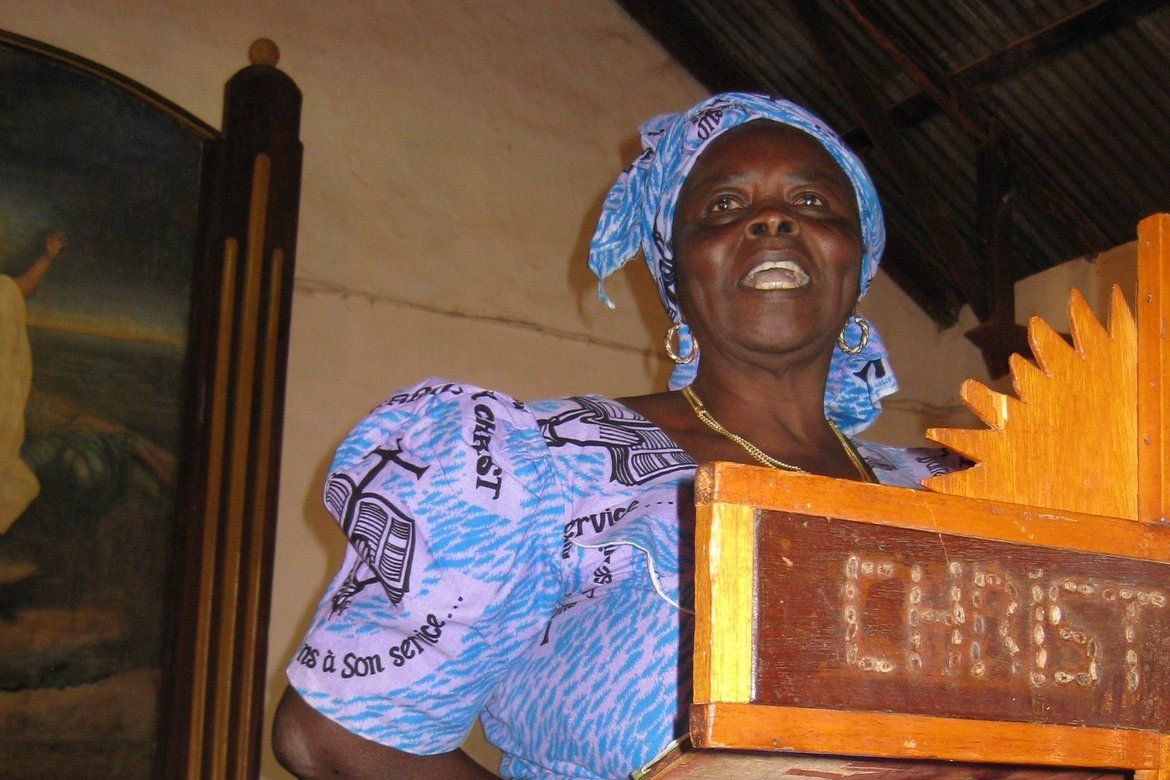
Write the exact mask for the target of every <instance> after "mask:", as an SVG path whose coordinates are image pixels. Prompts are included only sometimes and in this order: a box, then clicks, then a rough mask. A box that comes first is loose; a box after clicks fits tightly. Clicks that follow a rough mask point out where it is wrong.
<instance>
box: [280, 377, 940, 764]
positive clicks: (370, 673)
mask: <svg viewBox="0 0 1170 780" xmlns="http://www.w3.org/2000/svg"><path fill="white" fill-rule="evenodd" d="M860 449H861V452H862V454H863V455H864V456H865V458H866V459H867V461H869V462H870V464H871V465H872V466H874V469H875V472H876V473H877V474H878V476H879V478H881V480H882V482H884V483H886V484H895V485H900V486H906V487H914V486H915V485H916V484H917V483H916V480H917V479H918V478H920V477H922V476H926V475H928V474H929V473H930V471H931V469H935V470H937V469H938V468H942V467H943V466H942V464H941V461H938V460H937V459H936V456H937V452H936V451H919V452H916V453H911V452H910V451H906V450H897V449H893V448H888V447H881V446H877V445H868V444H862V445H860ZM915 456H917V457H915ZM694 470H695V464H694V463H693V462H692V460H691V459H690V457H688V456H687V454H686V453H685V452H683V451H682V450H681V449H679V447H678V446H677V445H676V444H675V443H674V442H673V441H672V440H671V439H670V437H669V436H667V435H666V433H664V432H663V431H662V430H661V429H660V428H658V427H657V426H655V425H654V424H652V423H650V422H649V421H647V420H646V419H644V418H643V417H641V416H640V415H638V414H637V413H635V412H633V411H632V410H630V409H628V408H626V407H625V406H623V405H621V404H619V403H617V402H615V401H613V400H610V399H607V398H603V397H601V396H595V395H592V396H582V397H575V398H566V399H557V400H550V401H540V402H536V403H529V404H521V403H518V402H517V401H514V400H512V399H511V398H508V397H507V396H504V395H502V394H500V393H496V392H491V391H487V390H482V389H480V388H477V387H472V386H469V385H464V384H458V383H453V382H447V381H443V380H435V379H432V380H428V381H426V382H423V383H421V384H419V385H416V386H414V387H411V388H408V389H406V390H403V391H401V392H399V393H397V394H395V395H394V396H393V397H391V398H390V399H389V400H388V401H387V402H386V403H384V404H383V405H381V406H379V407H378V408H377V409H375V410H374V411H373V412H372V413H371V414H370V415H369V416H368V417H366V418H365V419H364V420H363V421H362V422H361V423H360V424H359V425H358V426H357V427H356V428H355V429H354V430H353V431H352V432H351V433H350V435H349V437H348V438H347V439H346V440H345V442H344V443H343V444H342V445H341V447H340V448H339V449H338V451H337V456H336V459H335V460H334V463H333V466H332V468H331V470H330V476H329V478H328V482H327V485H326V489H325V501H326V503H327V505H328V506H329V509H330V511H331V512H332V513H333V514H334V516H335V517H336V518H337V520H338V522H339V523H340V524H341V526H342V529H343V530H344V532H345V534H346V536H347V537H348V539H349V547H348V548H347V551H346V557H345V562H344V564H343V565H342V569H341V571H340V572H339V573H338V574H337V576H336V577H335V578H334V580H333V582H332V583H331V584H330V586H329V589H328V591H327V592H326V594H325V597H324V599H323V600H322V601H321V603H320V605H319V606H318V608H317V612H316V615H315V617H314V619H313V623H312V627H311V628H310V630H309V633H308V635H307V636H306V637H305V639H304V642H303V644H302V646H301V647H300V648H299V650H298V652H297V655H296V657H295V658H294V659H293V661H292V662H291V664H290V665H289V667H288V677H289V680H290V682H291V683H292V685H293V686H294V687H295V688H296V690H297V691H298V692H299V693H300V695H301V696H302V697H303V698H304V700H305V701H307V702H308V703H309V704H310V705H311V706H312V707H314V708H315V709H317V710H319V711H320V712H322V713H323V714H325V715H326V716H327V717H329V718H331V719H332V720H334V721H336V722H338V723H340V724H341V725H342V726H344V727H345V728H346V729H348V730H349V731H351V732H354V733H356V734H358V735H360V736H362V737H364V738H366V739H370V740H373V741H375V742H380V743H383V744H386V745H390V746H392V747H395V748H398V749H399V750H405V751H408V752H412V753H420V754H431V753H441V752H446V751H449V750H452V749H454V748H456V747H458V746H459V744H460V743H461V742H462V741H463V739H464V737H465V736H466V735H467V732H468V729H469V728H470V727H471V725H472V723H473V722H474V720H475V718H476V717H479V716H482V717H483V724H484V730H485V732H486V734H487V737H488V739H489V740H490V741H491V742H492V743H494V744H495V745H497V746H498V747H499V748H500V749H501V750H502V751H503V752H504V760H503V764H502V766H501V773H502V774H503V775H504V776H506V777H528V776H539V777H549V776H554V777H555V776H561V777H588V778H597V777H602V778H611V777H625V776H626V775H628V773H629V772H630V771H632V770H634V769H636V768H638V767H639V766H641V765H643V764H645V763H646V762H647V761H649V760H650V759H651V758H653V757H654V756H655V755H656V754H657V753H658V752H659V751H660V750H662V748H663V747H665V746H666V745H667V743H669V742H670V741H671V740H673V739H675V738H676V737H677V736H679V735H681V734H682V733H683V732H684V731H685V729H686V713H687V706H688V704H689V701H690V666H691V662H690V658H691V646H690V645H691V621H690V615H689V613H688V612H687V611H685V609H680V608H679V605H680V604H681V605H682V606H683V607H684V608H685V607H687V606H688V605H689V602H690V572H691V570H692V568H693V567H692V561H693V554H692V545H691V539H692V538H693V534H692V526H693V518H694V510H693V505H692V483H693V479H694Z"/></svg>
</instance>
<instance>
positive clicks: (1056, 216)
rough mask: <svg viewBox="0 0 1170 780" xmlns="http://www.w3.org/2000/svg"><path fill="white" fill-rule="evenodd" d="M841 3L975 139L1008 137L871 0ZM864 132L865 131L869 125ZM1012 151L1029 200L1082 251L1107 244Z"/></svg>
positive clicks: (1024, 154)
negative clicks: (1073, 237)
mask: <svg viewBox="0 0 1170 780" xmlns="http://www.w3.org/2000/svg"><path fill="white" fill-rule="evenodd" d="M840 3H841V5H842V6H843V7H844V8H845V10H846V11H848V13H849V15H850V16H852V17H853V19H854V21H856V22H857V24H858V25H859V26H860V27H861V29H862V30H863V31H864V32H865V34H866V35H867V36H869V38H870V40H872V41H873V42H874V43H875V44H877V45H878V46H879V47H880V48H881V49H882V50H883V51H885V52H886V53H887V54H888V55H889V56H890V58H891V59H893V60H894V62H895V63H896V64H897V65H898V67H899V68H900V69H901V70H902V71H903V72H904V73H905V74H906V75H908V76H909V77H910V78H911V79H913V80H914V82H915V83H917V84H918V85H919V87H920V88H921V89H922V91H923V92H925V93H926V94H927V95H929V96H930V97H931V98H932V99H933V100H934V101H935V103H937V104H938V106H939V108H941V109H942V110H943V112H944V113H946V115H947V116H948V117H950V119H951V121H953V122H955V123H956V124H957V125H959V127H960V128H962V129H963V131H964V132H966V133H967V134H968V135H970V136H971V137H972V138H973V139H974V141H975V142H976V144H978V145H984V144H995V143H998V142H999V140H1000V139H1001V138H1005V137H1007V136H1006V134H1005V132H1004V131H1003V130H1002V128H1001V127H1000V125H999V122H998V121H997V120H996V119H995V118H994V117H993V116H992V115H991V114H990V113H989V112H988V111H987V110H986V109H985V108H984V107H983V106H982V105H981V104H980V103H979V101H978V99H977V98H976V96H975V94H974V92H973V91H972V90H970V89H969V88H967V87H966V86H965V85H963V84H961V83H958V82H957V81H955V80H954V79H951V78H950V77H949V75H948V74H947V73H946V72H945V70H944V69H943V68H941V67H940V66H939V65H937V64H936V63H935V61H934V58H933V56H931V54H930V53H929V52H927V51H926V50H925V49H923V48H921V47H920V46H918V45H917V44H916V43H914V42H913V41H911V40H909V39H907V38H906V37H905V36H902V35H899V34H898V33H896V32H895V31H894V26H895V25H894V24H893V22H892V20H891V19H890V17H889V16H888V15H887V14H886V13H885V11H884V10H883V9H881V8H879V7H878V6H877V4H876V3H874V2H872V0H840ZM790 5H792V3H790ZM799 5H804V4H803V3H801V4H799ZM809 5H811V3H809ZM863 127H864V125H863ZM866 132H869V129H868V128H866ZM871 140H872V139H871ZM1014 150H1015V154H1014V157H1013V162H1014V164H1015V166H1016V172H1017V181H1019V182H1020V188H1021V192H1022V194H1023V195H1024V196H1025V197H1026V198H1027V199H1028V200H1029V201H1032V202H1034V203H1036V204H1037V205H1039V206H1040V207H1041V208H1042V209H1044V211H1045V212H1047V213H1048V214H1049V216H1050V217H1052V218H1053V220H1054V221H1056V222H1057V224H1060V225H1061V226H1062V229H1063V230H1065V231H1066V232H1068V233H1069V234H1071V235H1074V236H1077V237H1078V239H1079V240H1080V242H1081V245H1082V249H1083V250H1084V251H1085V252H1086V253H1088V252H1098V251H1101V250H1103V249H1108V248H1109V247H1110V246H1112V242H1111V241H1110V239H1109V237H1108V236H1107V235H1106V234H1105V233H1104V231H1102V230H1101V228H1100V227H1099V226H1098V225H1097V223H1096V222H1095V221H1094V220H1093V219H1092V218H1091V217H1090V216H1089V215H1088V214H1087V213H1085V212H1084V211H1083V210H1082V209H1081V208H1080V206H1078V205H1077V204H1076V203H1075V202H1074V201H1073V200H1072V199H1071V198H1069V197H1068V195H1067V193H1065V192H1064V191H1063V190H1062V189H1061V188H1060V187H1059V186H1058V185H1057V184H1056V182H1055V181H1054V180H1053V179H1052V177H1051V175H1049V173H1048V171H1047V169H1046V168H1045V167H1044V166H1042V165H1040V164H1038V163H1037V162H1036V161H1035V160H1034V159H1033V157H1032V155H1031V154H1030V153H1029V152H1028V150H1026V149H1024V148H1022V147H1021V146H1019V145H1018V144H1017V145H1015V146H1014ZM976 313H977V314H978V311H976ZM980 319H983V317H980Z"/></svg>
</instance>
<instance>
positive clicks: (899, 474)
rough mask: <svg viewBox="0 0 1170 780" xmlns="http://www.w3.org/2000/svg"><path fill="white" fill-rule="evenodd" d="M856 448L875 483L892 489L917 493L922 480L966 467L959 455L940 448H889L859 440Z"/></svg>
mask: <svg viewBox="0 0 1170 780" xmlns="http://www.w3.org/2000/svg"><path fill="white" fill-rule="evenodd" d="M856 444H857V450H858V452H860V453H861V456H862V457H863V458H865V462H866V463H868V464H869V466H870V468H872V469H873V472H874V475H875V476H877V478H878V482H880V483H881V484H883V485H890V486H892V487H905V488H913V489H919V488H921V483H922V480H924V479H928V478H929V477H937V476H938V475H940V474H947V473H949V472H952V471H958V470H959V469H962V468H965V467H966V466H967V465H968V464H967V463H966V462H965V461H964V460H963V458H962V457H961V456H960V455H958V454H956V453H954V452H951V451H950V450H947V449H945V448H943V447H892V446H890V445H887V444H877V443H875V442H870V441H860V440H859V441H857V442H856Z"/></svg>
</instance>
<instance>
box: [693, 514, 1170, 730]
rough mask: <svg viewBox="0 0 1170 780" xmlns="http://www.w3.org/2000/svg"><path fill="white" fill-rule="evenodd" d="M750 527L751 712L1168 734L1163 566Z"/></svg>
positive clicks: (887, 535) (838, 530)
mask: <svg viewBox="0 0 1170 780" xmlns="http://www.w3.org/2000/svg"><path fill="white" fill-rule="evenodd" d="M757 528H758V539H757V549H758V550H759V559H758V561H757V577H758V581H759V583H760V587H759V588H758V593H757V598H758V600H757V603H756V609H755V621H756V642H757V650H756V659H755V672H754V677H755V688H754V695H753V698H752V700H753V701H754V702H756V703H760V704H771V705H786V706H801V707H825V708H831V709H842V710H844V709H857V708H859V707H864V708H865V709H867V710H883V711H891V712H907V713H917V714H924V715H936V716H949V717H956V718H972V719H985V720H999V721H1003V720H1013V721H1031V722H1035V723H1062V724H1069V725H1091V726H1109V727H1126V728H1142V729H1162V730H1165V729H1168V728H1170V668H1168V667H1170V604H1168V603H1167V602H1168V601H1170V598H1168V596H1167V594H1168V592H1170V589H1168V587H1167V586H1168V585H1170V564H1166V563H1153V562H1149V561H1138V560H1132V559H1125V558H1117V557H1107V556H1100V555H1087V554H1084V553H1070V552H1066V551H1061V550H1044V549H1039V548H1036V547H1029V546H1024V545H1019V544H1006V543H1002V542H993V541H987V540H981V539H968V538H962V537H954V536H944V535H942V534H938V533H931V532H926V531H911V530H905V529H900V528H891V527H884V526H875V525H870V524H866V523H855V522H848V521H842V520H831V519H827V518H823V517H816V516H809V515H798V514H786V513H777V512H762V513H761V514H760V517H759V519H758V524H757ZM747 614H749V615H750V614H751V613H747ZM742 622H748V621H746V620H745V621H742ZM714 700H716V701H717V700H718V699H714Z"/></svg>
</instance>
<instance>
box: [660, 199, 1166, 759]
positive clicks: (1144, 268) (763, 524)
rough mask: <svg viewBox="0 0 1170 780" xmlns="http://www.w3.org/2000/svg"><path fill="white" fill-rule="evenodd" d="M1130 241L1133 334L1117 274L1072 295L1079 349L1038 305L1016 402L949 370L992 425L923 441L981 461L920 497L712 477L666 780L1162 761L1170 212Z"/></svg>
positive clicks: (795, 479)
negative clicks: (682, 722) (1097, 294)
mask: <svg viewBox="0 0 1170 780" xmlns="http://www.w3.org/2000/svg"><path fill="white" fill-rule="evenodd" d="M1139 241H1140V246H1139V261H1138V265H1139V269H1138V278H1139V282H1138V290H1137V298H1136V305H1137V323H1136V326H1135V322H1134V318H1133V316H1132V315H1131V313H1130V311H1129V309H1128V307H1127V305H1126V303H1125V300H1124V298H1123V296H1122V295H1121V293H1120V292H1119V291H1118V290H1117V289H1114V291H1113V297H1112V307H1111V313H1110V317H1109V322H1108V325H1107V326H1103V325H1102V324H1101V323H1099V322H1098V321H1097V319H1096V318H1095V317H1094V315H1093V314H1092V313H1091V312H1090V311H1089V309H1088V307H1087V306H1086V304H1085V302H1084V300H1083V299H1082V298H1081V297H1080V295H1079V293H1077V292H1076V291H1074V292H1073V294H1072V298H1071V302H1070V306H1069V311H1070V325H1071V332H1072V342H1073V343H1072V345H1070V344H1069V343H1068V342H1067V341H1066V340H1065V339H1064V338H1063V337H1062V336H1060V335H1059V334H1057V333H1056V332H1055V331H1053V330H1052V329H1051V328H1049V327H1048V326H1047V325H1046V324H1044V323H1043V322H1042V321H1039V320H1033V321H1032V323H1031V324H1030V327H1029V338H1030V341H1031V345H1032V349H1033V352H1034V355H1035V358H1036V360H1037V364H1033V363H1031V362H1029V361H1027V360H1025V359H1023V358H1021V357H1020V356H1018V355H1013V356H1012V377H1013V387H1014V391H1015V395H1014V397H1013V396H1010V395H1005V394H1000V393H996V392H993V391H992V390H990V389H988V388H986V387H984V386H983V385H981V384H979V383H976V382H968V383H966V384H965V385H964V386H963V389H962V396H963V399H964V402H965V403H966V405H967V406H968V407H969V408H970V409H971V410H972V411H973V412H974V413H975V414H976V415H978V417H979V418H980V419H981V420H983V421H984V422H985V423H986V424H987V425H988V428H987V429H984V430H953V429H951V430H937V429H936V430H931V431H929V432H928V434H927V435H928V437H930V438H931V439H933V440H935V441H938V442H939V443H942V444H944V445H946V446H948V447H950V448H951V449H953V450H956V451H958V452H960V453H962V454H964V455H966V456H967V457H969V458H970V459H971V460H973V461H975V463H976V465H975V466H974V467H972V468H970V469H968V470H966V471H961V472H955V473H952V474H948V475H944V476H939V477H935V478H932V479H931V480H929V481H928V483H927V487H928V489H929V490H928V491H912V490H903V489H896V488H889V487H883V486H880V485H868V484H861V483H856V482H848V481H842V480H834V479H828V478H823V477H815V476H809V475H804V474H794V473H785V472H780V471H776V470H772V469H762V468H758V467H749V466H740V465H734V464H726V463H716V464H710V465H707V466H704V467H703V468H701V469H700V471H699V473H698V476H697V478H696V483H695V494H696V503H697V507H698V513H697V528H696V541H695V546H696V577H695V580H696V581H695V588H696V592H695V613H696V615H695V655H694V704H693V706H692V709H691V728H690V736H691V741H692V743H693V746H694V748H695V751H694V752H692V753H691V754H689V755H690V758H689V759H687V758H686V757H681V758H678V759H674V760H667V761H664V762H660V765H661V766H662V767H663V770H664V772H663V773H665V774H668V775H670V776H671V777H727V776H757V777H768V776H774V777H780V776H785V777H791V776H804V777H808V776H813V777H857V776H860V777H956V778H958V777H964V778H971V777H1009V776H1010V777H1023V776H1028V777H1040V776H1048V775H1055V776H1060V777H1074V776H1075V777H1101V776H1110V777H1112V776H1125V774H1127V773H1130V772H1132V773H1134V776H1135V777H1136V778H1137V780H1153V778H1162V779H1163V780H1165V779H1166V778H1170V736H1168V735H1170V603H1168V602H1170V526H1168V525H1167V524H1166V523H1165V518H1166V515H1167V511H1168V507H1167V504H1168V502H1170V496H1168V495H1167V492H1168V490H1170V488H1168V486H1167V477H1168V476H1170V475H1167V474H1166V473H1165V471H1166V469H1167V468H1170V437H1168V436H1166V435H1164V431H1165V426H1166V421H1165V417H1166V416H1167V415H1168V414H1170V392H1168V391H1167V388H1166V385H1165V383H1164V382H1163V376H1164V375H1165V372H1166V369H1167V368H1168V365H1167V364H1168V363H1170V348H1168V346H1167V343H1166V329H1167V322H1168V319H1170V312H1168V311H1167V309H1170V215H1156V216H1153V217H1150V218H1148V219H1146V220H1144V221H1143V222H1142V223H1141V225H1140V226H1139ZM744 751H751V752H744ZM810 754H819V755H823V756H832V757H833V758H820V759H816V758H813V757H810ZM802 761H803V762H805V763H804V764H801V765H802V766H806V767H808V768H807V770H799V771H797V770H793V769H792V767H794V766H796V765H797V764H800V763H801V762H802ZM818 761H819V762H820V763H819V764H818V763H817V762H818ZM953 762H961V763H953ZM995 765H998V766H995ZM816 766H820V767H821V769H819V770H817V769H814V768H813V767H816ZM1005 766H1015V767H1033V769H1027V770H1024V769H1007V768H1005ZM1045 767H1046V768H1047V769H1045ZM1073 768H1075V770H1076V771H1074V769H1073ZM809 772H812V774H811V775H810V774H809ZM660 774H661V773H660Z"/></svg>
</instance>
